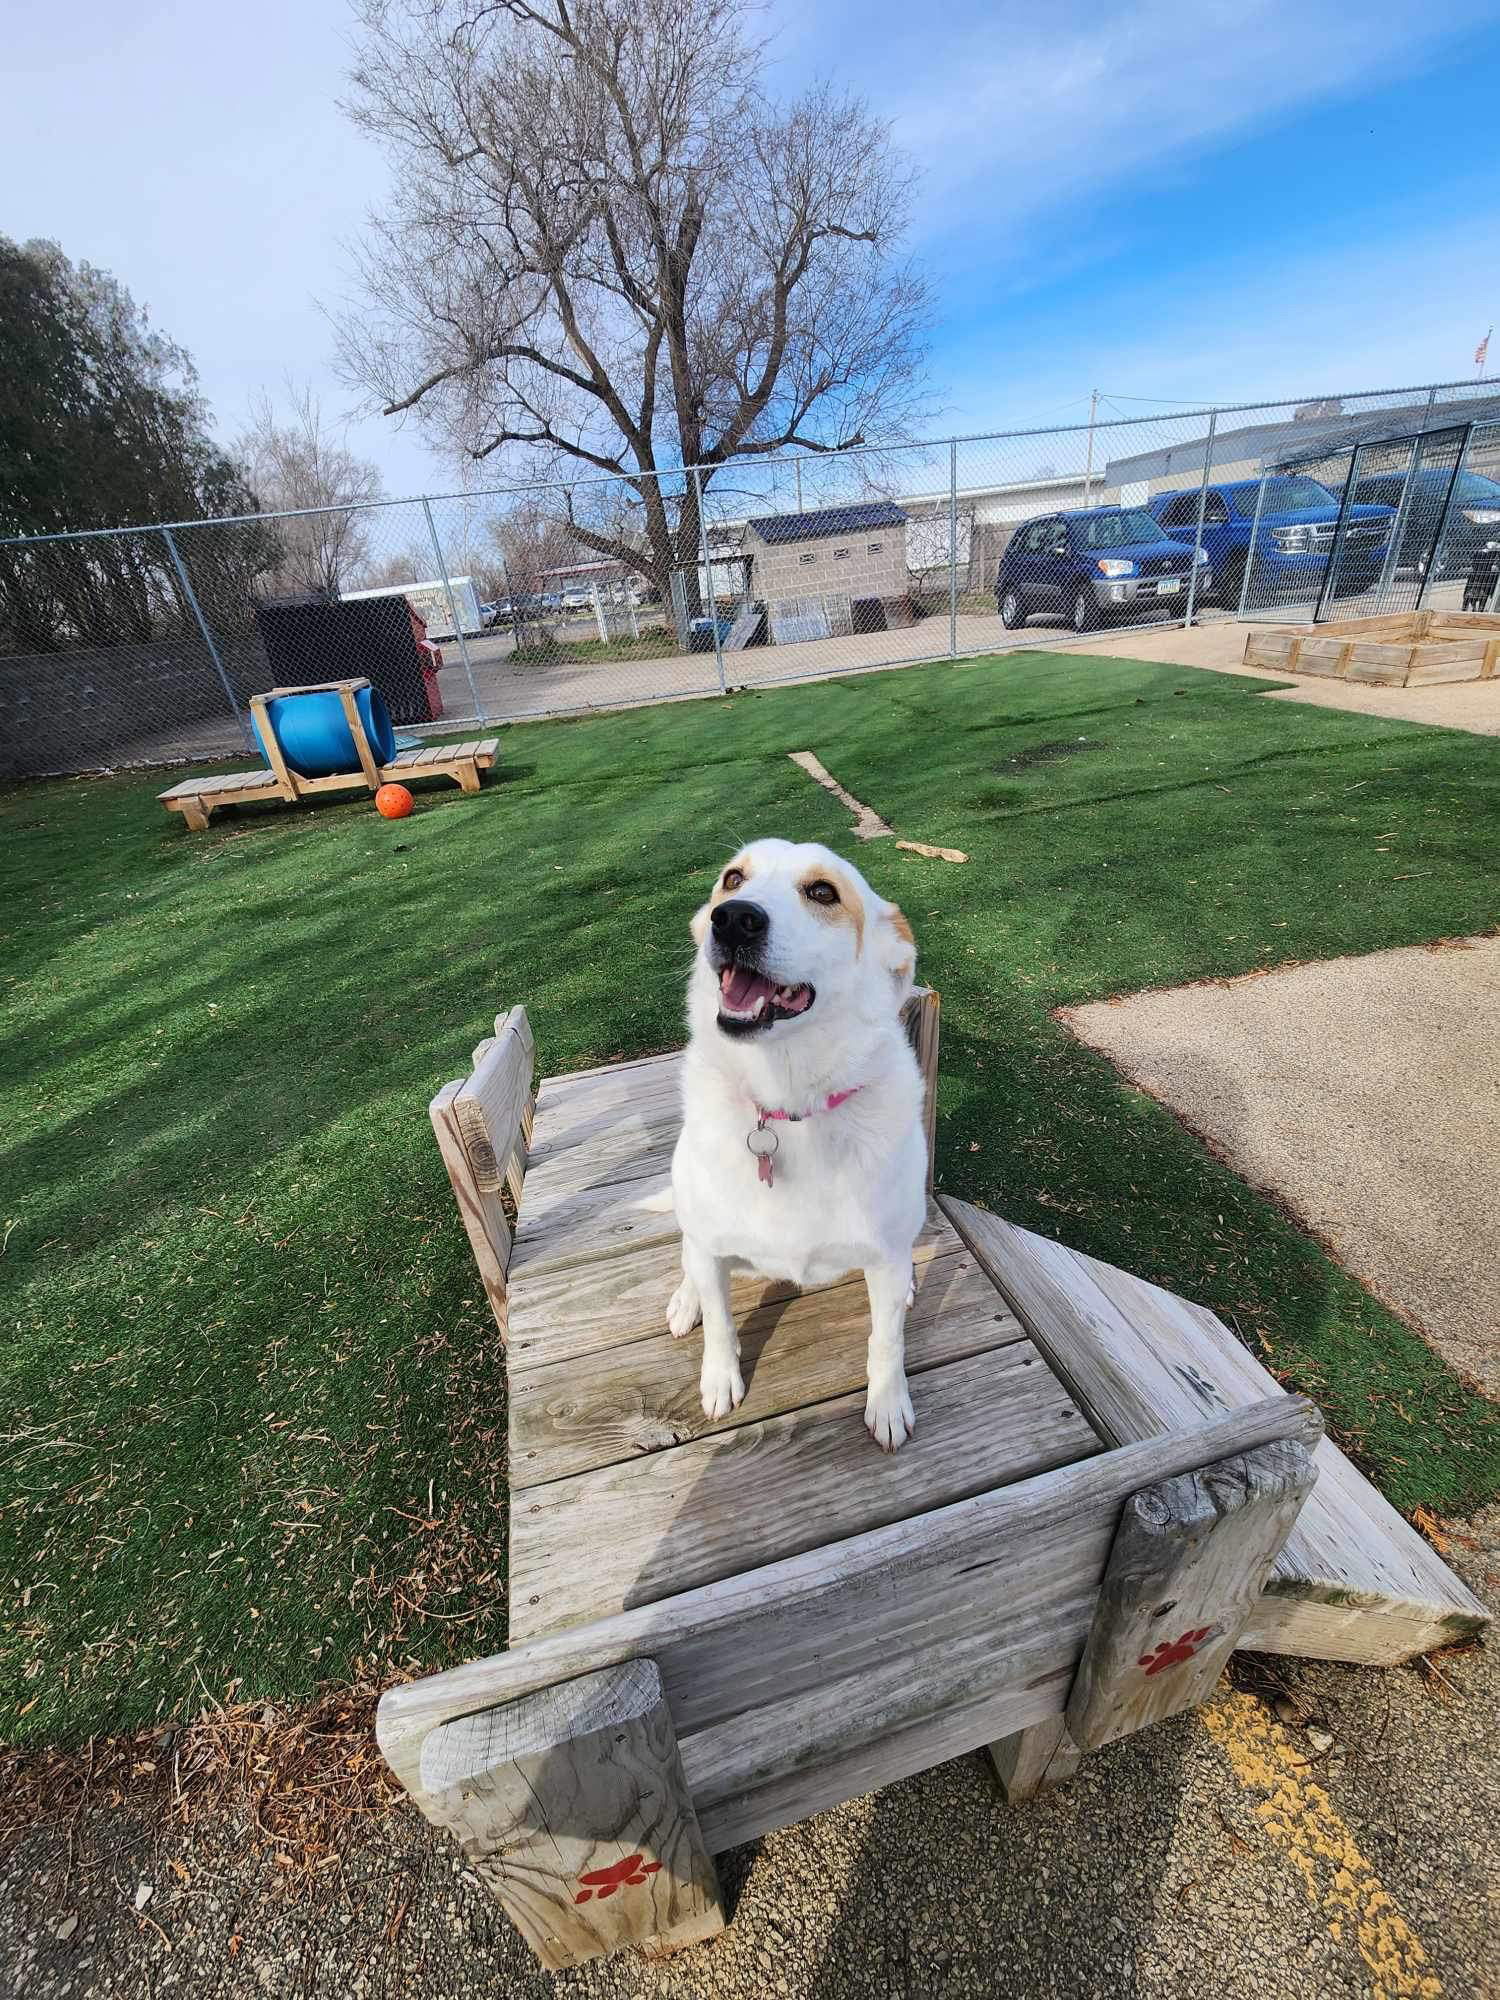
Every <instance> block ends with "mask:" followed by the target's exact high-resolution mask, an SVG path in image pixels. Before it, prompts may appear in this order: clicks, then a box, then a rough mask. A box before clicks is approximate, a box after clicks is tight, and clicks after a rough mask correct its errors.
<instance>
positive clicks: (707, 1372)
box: [698, 1361, 745, 1423]
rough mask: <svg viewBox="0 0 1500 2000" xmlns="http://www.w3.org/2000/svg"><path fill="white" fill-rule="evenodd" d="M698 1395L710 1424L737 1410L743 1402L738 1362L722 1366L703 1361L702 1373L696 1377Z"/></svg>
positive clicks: (742, 1383) (742, 1382)
mask: <svg viewBox="0 0 1500 2000" xmlns="http://www.w3.org/2000/svg"><path fill="white" fill-rule="evenodd" d="M698 1393H699V1394H700V1395H701V1396H702V1398H703V1414H704V1416H705V1417H707V1418H708V1420H709V1422H710V1423H717V1422H718V1420H719V1418H720V1417H727V1416H728V1415H729V1412H730V1411H731V1410H737V1409H738V1408H739V1406H740V1404H741V1403H743V1402H744V1400H745V1378H744V1376H743V1375H741V1373H740V1364H739V1362H738V1361H731V1362H729V1363H728V1365H727V1366H722V1365H719V1364H710V1363H709V1362H707V1361H705V1362H704V1364H703V1373H702V1374H701V1375H700V1376H699V1377H698Z"/></svg>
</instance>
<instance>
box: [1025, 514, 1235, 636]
mask: <svg viewBox="0 0 1500 2000" xmlns="http://www.w3.org/2000/svg"><path fill="white" fill-rule="evenodd" d="M1190 539H1191V537H1190ZM1199 563H1200V565H1201V566H1202V574H1201V575H1200V577H1199V579H1198V589H1199V592H1200V594H1201V593H1202V592H1203V591H1204V590H1206V589H1207V587H1208V585H1209V582H1210V578H1209V571H1208V558H1207V557H1206V556H1200V557H1199ZM1192 573H1193V551H1192V549H1191V547H1188V546H1185V545H1184V544H1183V543H1182V542H1178V541H1170V540H1168V538H1167V537H1166V536H1165V535H1164V534H1163V533H1162V530H1161V528H1160V527H1159V526H1158V525H1157V523H1156V521H1155V520H1153V518H1152V517H1151V515H1150V514H1148V513H1147V512H1146V510H1145V509H1144V508H1143V507H1088V508H1079V509H1075V510H1074V511H1073V512H1071V513H1067V514H1044V515H1042V516H1041V517H1040V519H1038V520H1035V521H1023V522H1022V523H1021V525H1020V527H1018V528H1017V529H1016V532H1015V533H1014V534H1013V535H1012V536H1011V538H1010V540H1009V542H1007V543H1006V545H1005V554H1004V555H1003V556H1002V557H1001V559H1000V568H999V570H998V571H997V573H996V576H995V608H996V610H997V611H998V612H999V613H1000V622H1001V624H1002V625H1005V626H1008V627H1010V628H1012V629H1014V628H1015V627H1016V626H1017V625H1024V624H1025V623H1026V620H1027V619H1028V618H1029V617H1030V616H1031V615H1032V613H1033V612H1035V611H1041V612H1050V613H1052V614H1053V615H1054V616H1055V615H1058V614H1060V615H1061V616H1062V617H1064V618H1066V619H1067V620H1068V622H1069V623H1070V624H1071V625H1072V627H1073V630H1074V631H1075V632H1087V631H1090V630H1091V629H1092V628H1093V627H1094V626H1095V625H1098V624H1099V623H1100V622H1101V621H1102V620H1103V619H1105V618H1107V617H1110V616H1111V615H1116V616H1118V615H1120V614H1122V613H1125V612H1127V611H1143V610H1145V609H1146V608H1147V607H1148V606H1149V607H1150V608H1152V609H1157V608H1159V607H1160V606H1162V605H1164V604H1165V605H1167V606H1169V607H1170V606H1172V605H1176V604H1181V603H1185V602H1186V599H1187V594H1188V579H1189V578H1190V577H1191V575H1192Z"/></svg>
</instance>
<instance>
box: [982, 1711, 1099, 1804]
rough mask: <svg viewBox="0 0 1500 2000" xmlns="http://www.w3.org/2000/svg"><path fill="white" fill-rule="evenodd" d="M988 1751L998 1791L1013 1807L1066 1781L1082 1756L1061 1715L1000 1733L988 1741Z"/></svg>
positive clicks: (1052, 1789)
mask: <svg viewBox="0 0 1500 2000" xmlns="http://www.w3.org/2000/svg"><path fill="white" fill-rule="evenodd" d="M989 1752H990V1762H991V1764H992V1765H993V1766H994V1768H995V1776H996V1777H997V1778H998V1779H999V1780H1000V1786H1001V1790H1002V1791H1003V1792H1004V1793H1005V1796H1006V1799H1007V1800H1008V1801H1009V1803H1010V1804H1011V1805H1013V1806H1017V1805H1021V1804H1023V1803H1024V1802H1025V1801H1026V1800H1027V1799H1034V1798H1035V1797H1036V1796H1037V1794H1038V1793H1039V1792H1050V1791H1054V1790H1055V1789H1056V1788H1057V1787H1058V1786H1059V1785H1065V1784H1067V1782H1068V1780H1069V1779H1070V1778H1071V1777H1072V1776H1073V1774H1074V1773H1075V1772H1076V1771H1077V1769H1078V1765H1079V1762H1080V1759H1081V1758H1082V1755H1083V1753H1082V1751H1081V1750H1080V1749H1079V1748H1078V1745H1077V1744H1076V1743H1075V1742H1074V1741H1073V1739H1072V1737H1071V1736H1070V1735H1069V1734H1068V1725H1067V1721H1066V1718H1065V1717H1063V1716H1061V1715H1049V1716H1048V1717H1047V1719H1046V1721H1045V1722H1036V1723H1033V1724H1032V1726H1031V1728H1030V1729H1021V1730H1018V1731H1017V1732H1016V1733H1015V1735H1013V1736H1002V1737H1001V1738H1000V1739H999V1741H998V1742H995V1743H991V1744H990V1746H989Z"/></svg>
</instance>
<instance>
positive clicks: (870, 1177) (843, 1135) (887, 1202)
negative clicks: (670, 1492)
mask: <svg viewBox="0 0 1500 2000" xmlns="http://www.w3.org/2000/svg"><path fill="white" fill-rule="evenodd" d="M692 927H693V935H694V937H695V938H696V939H697V942H698V955H697V958H696V960H695V962H694V966H693V972H692V978H691V980H690V982H689V985H688V1027H689V1030H690V1039H689V1042H688V1048H687V1055H686V1057H685V1059H684V1063H683V1085H682V1091H683V1126H682V1136H681V1138H680V1139H679V1140H678V1142H677V1150H676V1152H675V1154H674V1156H673V1159H672V1194H673V1202H674V1206H675V1208H676V1210H677V1219H678V1222H679V1224H680V1225H681V1228H682V1283H681V1284H680V1285H679V1286H678V1288H677V1290H676V1292H675V1293H674V1294H673V1296H672V1300H671V1303H670V1305H669V1306H668V1308H667V1324H668V1326H669V1327H670V1328H671V1330H672V1332H673V1333H674V1334H679V1335H680V1334H685V1333H687V1332H689V1331H690V1330H691V1329H692V1328H693V1327H694V1326H696V1325H697V1323H698V1321H699V1319H700V1317H701V1319H702V1321H703V1374H702V1380H701V1385H700V1386H701V1389H702V1394H703V1408H704V1410H705V1412H706V1413H707V1415H708V1416H710V1417H715V1418H716V1417H724V1416H727V1415H728V1414H729V1412H730V1411H731V1410H732V1409H733V1408H734V1407H735V1405H736V1404H737V1403H738V1402H740V1401H741V1399H742V1398H743V1396H744V1394H745V1384H744V1380H743V1378H742V1377H741V1374H740V1365H739V1354H740V1343H739V1338H738V1335H737V1333H736V1331H735V1325H734V1321H733V1319H732V1317H731V1316H730V1309H729V1280H730V1274H731V1272H733V1271H735V1270H737V1269H748V1270H750V1271H753V1272H756V1273H758V1274H759V1275H760V1276H762V1277H766V1278H783V1279H790V1280H791V1281H792V1282H793V1283H795V1284H799V1285H821V1284H829V1283H832V1282H833V1280H835V1279H837V1278H841V1277H843V1276H844V1275H845V1274H846V1273H847V1272H849V1271H856V1270H858V1271H863V1272H864V1277H865V1284H866V1287H867V1289H868V1292H869V1297H870V1347H869V1358H868V1362H867V1366H866V1375H867V1382H868V1388H867V1399H866V1403H865V1424H866V1427H867V1428H868V1430H869V1432H870V1434H871V1436H872V1437H873V1438H874V1439H875V1441H876V1442H877V1444H879V1445H880V1446H882V1448H883V1449H884V1450H886V1451H895V1450H897V1449H898V1448H899V1447H900V1446H901V1445H902V1444H904V1443H905V1441H906V1439H907V1438H908V1437H909V1436H910V1435H911V1432H912V1428H913V1425H914V1423H915V1421H916V1420H915V1418H914V1416H913V1414H912V1406H911V1397H910V1395H909V1393H908V1391H907V1386H906V1366H905V1350H904V1336H905V1326H906V1309H907V1306H908V1305H909V1303H910V1300H911V1287H912V1245H913V1244H914V1243H915V1241H916V1239H917V1236H918V1234H919V1233H920V1231H921V1228H922V1225H923V1222H924V1220H925V1217H926V1212H927V1192H926V1190H927V1147H926V1139H925V1136H924V1131H923V1124H922V1078H921V1072H920V1071H919V1069H918V1067H917V1061H916V1057H915V1056H914V1055H913V1054H912V1051H911V1047H910V1045H909V1043H908V1041H907V1039H906V1032H905V1029H904V1028H903V1026H902V1023H901V1018H900V1010H901V1006H902V1003H903V1002H904V1001H905V1000H906V998H907V997H908V995H909V994H910V992H911V990H912V974H913V970H914V968H915V965H916V945H915V943H914V941H913V939H912V934H911V927H910V925H909V924H908V923H907V921H906V919H905V917H903V916H902V914H901V912H900V910H899V909H898V908H897V907H896V905H895V904H894V903H887V902H885V901H883V900H882V898H881V897H879V896H877V895H876V894H875V892H874V890H873V889H871V887H870V886H869V884H868V883H867V882H866V881H865V880H864V878H863V876H861V875H860V874H859V872H858V871H857V870H856V869H854V868H852V867H851V866H850V865H849V863H848V862H847V861H843V860H841V859H840V858H839V856H838V855H836V854H833V853H830V851H829V850H828V849H827V848H826V847H817V846H794V845H793V844H792V843H791V842H790V841H786V840H757V841H755V842H753V843H752V844H751V845H750V846H749V847H746V848H744V849H743V850H742V851H741V852H740V853H739V854H738V855H736V856H735V858H734V860H733V861H731V862H730V864H729V866H728V867H727V868H725V869H724V871H723V873H722V874H721V875H720V877H719V880H718V882H717V884H716V885H715V888H714V892H713V895H712V896H711V897H710V898H709V900H708V902H707V903H706V904H705V905H704V906H703V908H702V909H701V910H699V911H698V913H697V915H696V916H695V917H694V918H693V926H692Z"/></svg>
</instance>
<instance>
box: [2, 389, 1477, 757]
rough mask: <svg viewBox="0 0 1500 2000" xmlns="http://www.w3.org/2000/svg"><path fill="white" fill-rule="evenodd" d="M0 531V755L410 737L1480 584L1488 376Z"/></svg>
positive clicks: (1436, 595) (1311, 616) (118, 753)
mask: <svg viewBox="0 0 1500 2000" xmlns="http://www.w3.org/2000/svg"><path fill="white" fill-rule="evenodd" d="M1103 402H1104V414H1103V415H1102V416H1097V417H1096V419H1095V420H1094V421H1092V422H1090V423H1087V424H1077V425H1072V426H1068V427H1063V428H1051V429H1045V430H1031V431H1013V432H1007V433H997V434H993V435H990V436H985V437H971V438H957V439H948V440H943V441H940V442H935V443H929V444H920V445H911V446H901V447H882V448H878V449H861V450H855V451H845V452H837V453H835V452H827V453H822V452H820V453H803V454H799V455H797V456H795V457H779V458H775V459H767V460H752V461H746V462H735V463H731V464H729V465H725V466H712V467H707V466H706V467H703V468H700V469H696V470H695V469H688V470H686V471H681V470H679V471H675V472H670V473H663V474H661V475H659V476H653V477H651V478H649V479H646V478H632V479H626V478H620V479H593V480H587V481H577V482H572V483H569V484H550V485H533V486H525V487H516V488H510V489H507V490H504V491H492V492H480V493H466V494H460V495H448V496H444V497H432V498H424V499H414V500H400V501H388V502H380V503H377V504H374V505H369V506H361V507H347V508H331V509H322V510H309V511H306V512H302V513H292V514H258V515H254V516H250V517H246V518H242V519H236V520H212V521H196V522H186V523H180V524H171V525H159V526H151V527H144V528H131V529H121V530H106V531H99V532H93V533H89V534H79V535H63V536H52V537H43V538H32V539H27V538H21V539H11V540H7V541H0V775H7V776H18V775H28V774H47V773H62V772H77V771H88V770H98V769H106V768H116V767H120V766H127V765H154V764H165V763H170V762H176V761H182V760H186V759H197V758H203V759H220V760H222V759H229V758H233V759H244V758H246V757H247V756H248V757H251V758H253V757H254V756H255V754H256V753H255V750H254V745H253V742H252V740H251V737H250V735H249V732H248V724H247V705H248V702H249V698H250V696H251V695H253V694H256V693H261V692H264V691H266V690H268V689H270V688H272V687H285V686H298V685H306V684H307V683H309V682H313V681H323V680H336V679H342V678H348V677H351V676H355V675H364V676H367V677H368V678H369V679H371V680H372V681H374V682H375V683H376V685H377V686H379V687H380V688H381V689H382V690H383V692H384V693H385V695H386V698H387V700H388V702H389V704H390V707H391V711H392V716H393V719H394V721H395V722H396V725H397V727H398V730H400V731H402V732H403V733H404V734H406V735H407V736H409V737H412V738H415V737H420V736H432V735H438V734H441V733H443V732H445V731H450V730H451V731H457V732H463V731H466V730H471V729H472V728H473V727H474V726H480V727H485V728H489V727H493V726H494V725H496V724H499V723H502V722H506V721H511V720H518V719H521V718H526V717H539V716H549V715H562V714H577V713H581V712H585V711H587V710H590V709H598V708H612V707H621V706H628V705H632V704H636V703H642V702H659V701H667V700H672V699H676V698H681V697H687V696H701V695H709V694H714V693H718V692H722V691H724V690H726V689H730V688H737V687H744V686H761V685H772V684H775V683H778V682H786V681H798V680H807V679H812V678H816V677H820V676H823V675H828V674H838V673H848V672H853V671H858V670H861V669H866V668H873V667H880V666H893V665H898V664H904V663H907V662H915V661H923V660H937V659H944V658H955V659H956V658H961V657H970V656H973V655H975V654H980V653H988V652H995V651H1000V650H1008V649H1011V648H1014V647H1016V646H1027V645H1031V646H1051V647H1056V646H1058V645H1071V644H1075V643H1077V641H1076V638H1075V636H1074V635H1076V634H1082V633H1087V632H1089V631H1092V630H1094V629H1096V628H1099V627H1101V626H1104V625H1116V624H1125V623H1131V622H1134V623H1147V622H1158V623H1171V624H1183V623H1185V622H1188V623H1191V622H1202V621H1207V620H1211V619H1234V618H1248V619H1254V620H1257V621H1259V620H1266V619H1275V620H1282V619H1286V620H1293V621H1307V620H1316V619H1319V618H1326V617H1329V616H1332V615H1335V612H1337V614H1338V615H1344V614H1345V613H1347V612H1351V611H1353V612H1358V613H1361V614H1364V613H1370V612H1375V611H1384V610H1404V609H1415V608H1417V607H1419V606H1421V605H1427V604H1431V605H1433V606H1435V607H1439V608H1451V609H1454V610H1457V609H1460V608H1467V609H1476V608H1491V607H1493V606H1494V605H1495V603H1496V600H1497V578H1500V383H1486V382H1484V381H1478V380H1473V381H1467V382H1451V383H1441V384H1437V385H1430V386H1429V385H1423V386H1422V387H1420V388H1417V389H1404V390H1384V391H1373V392H1364V393H1359V394H1346V395H1339V396H1331V397H1326V396H1325V397H1315V398H1306V397H1304V398H1299V399H1295V400H1288V401H1286V402H1284V403H1279V404H1272V405H1257V406H1244V407H1236V408H1232V409H1229V408H1219V409H1202V410H1191V411H1183V412H1180V413H1172V414H1169V415H1151V416H1125V415H1122V414H1118V413H1116V412H1114V411H1113V410H1112V408H1111V406H1110V402H1109V399H1108V398H1104V399H1103Z"/></svg>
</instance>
